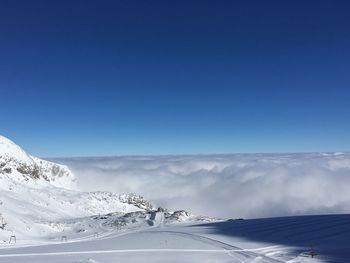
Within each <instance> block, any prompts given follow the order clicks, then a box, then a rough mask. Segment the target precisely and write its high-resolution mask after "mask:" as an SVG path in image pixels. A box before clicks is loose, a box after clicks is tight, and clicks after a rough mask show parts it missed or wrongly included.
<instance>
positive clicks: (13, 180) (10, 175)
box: [0, 135, 76, 190]
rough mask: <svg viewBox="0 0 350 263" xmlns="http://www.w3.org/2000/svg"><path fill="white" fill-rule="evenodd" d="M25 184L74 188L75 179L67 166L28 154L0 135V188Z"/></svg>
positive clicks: (11, 187)
mask: <svg viewBox="0 0 350 263" xmlns="http://www.w3.org/2000/svg"><path fill="white" fill-rule="evenodd" d="M18 184H25V185H26V186H29V187H35V188H37V187H46V186H48V185H52V186H56V187H63V188H68V189H75V188H76V179H75V177H74V175H73V174H72V173H71V171H70V170H69V169H68V167H66V166H64V165H60V164H56V163H52V162H48V161H45V160H41V159H39V158H36V157H33V156H30V155H29V154H27V153H26V152H25V151H24V150H23V149H22V148H21V147H20V146H18V145H17V144H15V143H14V142H13V141H11V140H9V139H7V138H6V137H4V136H1V135H0V188H2V189H5V190H8V189H13V188H14V187H16V186H18Z"/></svg>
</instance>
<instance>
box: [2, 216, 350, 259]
mask: <svg viewBox="0 0 350 263" xmlns="http://www.w3.org/2000/svg"><path fill="white" fill-rule="evenodd" d="M162 218H163V217H162V215H161V214H160V215H159V216H157V217H156V218H155V221H156V222H157V223H155V224H154V226H149V227H146V226H142V227H140V228H136V229H132V230H131V229H126V230H123V231H118V230H115V231H113V232H110V233H108V234H107V235H104V236H100V237H89V238H85V239H83V240H82V239H72V240H68V242H47V243H45V244H40V245H33V246H30V245H28V244H27V245H20V244H12V245H10V244H8V245H6V246H2V249H1V250H0V262H1V263H2V262H4V263H10V262H11V263H17V262H28V263H34V262H35V263H42V262H57V263H58V262H60V263H68V262H69V263H76V262H90V263H93V262H100V263H113V262H233V263H235V262H255V263H257V262H259V263H273V262H275V263H278V262H288V263H296V262H315V263H316V262H334V263H337V262H348V259H349V258H350V257H349V256H350V252H349V251H350V243H349V240H350V234H349V233H350V224H349V223H350V215H326V216H302V217H284V218H270V219H252V220H231V221H222V222H213V223H206V224H194V225H189V224H181V223H178V224H164V223H163V222H162V220H163V219H162ZM311 246H313V248H311ZM311 249H314V251H315V253H316V254H317V255H316V256H315V257H314V258H312V257H311V256H310V250H311Z"/></svg>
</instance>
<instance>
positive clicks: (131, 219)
mask: <svg viewBox="0 0 350 263" xmlns="http://www.w3.org/2000/svg"><path fill="white" fill-rule="evenodd" d="M154 211H155V208H154V206H153V205H152V204H151V203H150V202H148V201H147V200H144V199H143V197H141V196H138V195H136V194H116V193H111V192H102V191H99V192H82V191H79V189H78V188H77V180H76V178H75V176H74V175H73V173H72V172H71V171H70V170H69V169H68V167H67V166H64V165H60V164H56V163H52V162H48V161H45V160H42V159H39V158H36V157H33V156H30V155H28V154H27V153H26V152H25V151H24V150H23V149H21V147H19V146H18V145H16V144H15V143H13V142H12V141H10V140H9V139H7V138H5V137H3V136H0V240H1V239H2V240H3V241H4V242H8V241H9V239H10V237H11V236H16V238H17V240H18V241H19V242H21V241H23V242H25V240H27V239H28V240H50V239H52V240H57V239H59V238H61V236H62V235H69V236H71V237H73V236H74V237H75V238H79V237H84V236H88V235H94V234H95V233H104V232H108V231H112V230H113V229H115V228H116V227H121V226H126V225H128V227H129V224H130V225H134V226H137V225H139V224H145V225H149V224H154V222H153V221H155V218H153V219H152V216H153V217H154V215H153V214H152V213H155V212H154ZM136 212H140V213H136ZM130 213H131V214H130ZM166 218H167V220H168V221H181V220H196V219H197V217H194V216H192V215H189V214H188V213H187V212H184V213H180V212H176V213H169V212H167V214H166ZM198 219H201V220H204V218H200V217H198ZM148 220H151V221H152V222H149V221H148ZM130 227H132V226H130Z"/></svg>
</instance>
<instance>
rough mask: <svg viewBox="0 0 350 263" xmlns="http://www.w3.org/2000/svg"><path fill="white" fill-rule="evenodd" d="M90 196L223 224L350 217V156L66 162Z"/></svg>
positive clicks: (251, 155) (80, 160) (233, 155)
mask: <svg viewBox="0 0 350 263" xmlns="http://www.w3.org/2000/svg"><path fill="white" fill-rule="evenodd" d="M54 161H56V162H59V163H64V164H66V165H68V166H69V167H70V168H71V170H72V171H73V172H74V173H75V175H76V176H77V178H78V182H79V185H80V188H81V189H82V190H84V191H96V190H106V191H113V192H118V193H130V192H133V193H137V194H140V195H143V196H144V197H145V198H147V199H149V200H151V201H153V202H155V203H156V204H157V205H160V206H164V207H167V208H169V209H172V210H177V209H186V210H189V211H191V212H193V213H195V214H201V215H208V216H213V217H220V218H237V217H244V218H254V217H270V216H286V215H301V214H325V213H350V153H303V154H230V155H186V156H131V157H128V156H123V157H97V158H92V157H88V158H65V159H55V160H54Z"/></svg>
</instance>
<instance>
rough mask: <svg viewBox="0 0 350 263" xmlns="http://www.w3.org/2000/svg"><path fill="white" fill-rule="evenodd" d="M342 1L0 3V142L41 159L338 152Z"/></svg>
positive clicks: (343, 70) (342, 146) (347, 27)
mask: <svg viewBox="0 0 350 263" xmlns="http://www.w3.org/2000/svg"><path fill="white" fill-rule="evenodd" d="M349 10H350V2H349V1H333V0H332V1H331V0H329V1H322V0H320V1H318V0H317V1H316V0H314V1H308V0H305V1H224V0H223V1H217V0H213V1H204V0H203V1H192V0H183V1H182V0H177V1H166V0H159V1H154V0H150V1H136V0H135V1H133V0H131V1H129V0H120V1H117V0H116V1H88V0H87V1H85V0H84V1H75V0H73V1H36V0H34V1H26V0H25V1H16V0H15V1H1V3H0V92H1V97H0V98H1V103H0V110H1V122H0V133H1V134H3V135H4V136H7V137H9V138H11V139H12V140H14V141H16V142H17V143H18V144H20V145H22V146H23V147H24V148H25V149H26V150H28V151H29V152H30V153H32V154H35V155H38V156H43V157H52V156H86V155H115V154H118V155H121V154H179V153H228V152H233V153H234V152H302V151H349V150H350V16H349Z"/></svg>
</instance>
